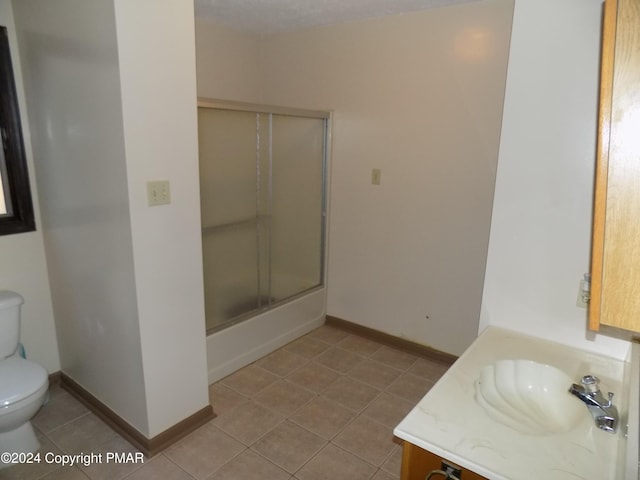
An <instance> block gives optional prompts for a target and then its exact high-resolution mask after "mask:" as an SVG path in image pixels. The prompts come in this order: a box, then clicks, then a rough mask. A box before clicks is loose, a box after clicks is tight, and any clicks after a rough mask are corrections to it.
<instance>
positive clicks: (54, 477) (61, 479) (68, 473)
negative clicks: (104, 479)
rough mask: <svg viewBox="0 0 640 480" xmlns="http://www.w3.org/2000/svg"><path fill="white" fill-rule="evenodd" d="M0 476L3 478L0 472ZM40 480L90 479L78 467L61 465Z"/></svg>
mask: <svg viewBox="0 0 640 480" xmlns="http://www.w3.org/2000/svg"><path fill="white" fill-rule="evenodd" d="M0 478H3V477H2V474H0ZM40 480H89V477H87V476H86V475H85V474H84V473H83V472H82V470H80V469H79V468H77V467H61V468H59V469H57V470H55V471H53V472H51V473H49V474H48V475H45V476H44V477H41V478H40Z"/></svg>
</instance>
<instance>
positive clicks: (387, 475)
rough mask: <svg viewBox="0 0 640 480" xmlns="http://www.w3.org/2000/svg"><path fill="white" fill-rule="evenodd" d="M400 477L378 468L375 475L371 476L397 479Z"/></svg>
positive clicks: (379, 479) (383, 479)
mask: <svg viewBox="0 0 640 480" xmlns="http://www.w3.org/2000/svg"><path fill="white" fill-rule="evenodd" d="M398 478H400V477H398V476H394V475H390V474H389V473H387V472H385V471H383V470H378V471H377V472H376V474H375V475H374V476H373V477H371V480H397V479H398Z"/></svg>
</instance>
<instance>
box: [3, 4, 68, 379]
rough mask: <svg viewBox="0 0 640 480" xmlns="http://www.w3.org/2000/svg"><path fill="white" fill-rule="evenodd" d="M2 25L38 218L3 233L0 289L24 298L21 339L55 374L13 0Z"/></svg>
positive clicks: (5, 8) (57, 364)
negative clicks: (28, 227)
mask: <svg viewBox="0 0 640 480" xmlns="http://www.w3.org/2000/svg"><path fill="white" fill-rule="evenodd" d="M0 24H2V25H3V26H5V27H7V32H8V35H9V45H10V48H11V57H12V61H13V74H14V78H15V81H16V91H17V93H18V102H19V106H20V117H21V120H22V135H23V138H24V146H25V152H26V155H27V164H28V169H29V177H30V179H31V191H32V198H33V203H34V205H33V206H34V209H35V219H36V231H35V232H29V233H21V234H16V235H6V236H0V289H2V290H14V291H17V292H19V293H20V294H21V295H22V296H23V297H24V299H25V304H24V305H23V307H22V325H21V329H22V330H21V341H22V343H23V344H24V346H25V348H26V351H27V356H28V357H29V359H31V360H33V361H35V362H37V363H39V364H40V365H42V366H43V367H45V368H46V369H47V370H48V371H49V373H53V372H56V371H58V370H60V359H59V356H58V342H57V340H56V332H55V323H54V318H53V307H52V303H51V292H50V290H49V278H48V277H47V265H46V263H45V256H44V255H45V253H44V244H43V238H42V221H41V219H40V208H39V203H38V192H37V189H36V182H35V178H36V175H35V168H34V165H33V154H32V150H31V143H30V140H31V131H30V129H29V125H28V122H27V120H28V112H27V108H26V101H25V95H24V88H23V82H22V68H21V65H20V61H19V59H20V56H19V49H18V42H17V39H16V33H15V27H14V21H13V9H12V5H11V1H10V0H1V1H0Z"/></svg>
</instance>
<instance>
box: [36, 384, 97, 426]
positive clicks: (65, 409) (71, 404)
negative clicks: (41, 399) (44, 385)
mask: <svg viewBox="0 0 640 480" xmlns="http://www.w3.org/2000/svg"><path fill="white" fill-rule="evenodd" d="M49 393H50V396H49V401H48V402H47V403H46V404H45V405H43V406H42V408H41V409H40V411H39V412H38V413H37V414H36V416H35V417H33V419H32V420H31V423H32V424H33V426H34V427H36V428H37V429H38V430H40V431H41V432H44V433H48V432H50V431H51V430H54V429H55V428H58V427H60V426H62V425H64V424H65V423H68V422H71V421H72V420H75V419H77V418H79V417H81V416H83V415H86V414H87V413H89V410H87V408H86V407H85V406H84V405H82V404H81V403H80V402H79V401H78V400H76V399H75V398H74V397H73V396H72V395H71V394H70V393H68V392H66V391H64V390H62V389H61V388H60V387H53V388H52V389H51V390H50V392H49Z"/></svg>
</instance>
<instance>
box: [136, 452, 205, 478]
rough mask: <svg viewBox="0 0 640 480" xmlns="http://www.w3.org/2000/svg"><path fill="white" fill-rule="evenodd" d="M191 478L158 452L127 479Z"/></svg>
mask: <svg viewBox="0 0 640 480" xmlns="http://www.w3.org/2000/svg"><path fill="white" fill-rule="evenodd" d="M159 479H162V480H193V477H192V476H191V475H189V474H188V473H187V472H185V471H184V470H182V469H181V468H180V467H178V466H177V465H176V464H175V463H173V462H172V461H171V460H169V459H168V458H167V457H165V456H164V455H162V454H160V455H157V456H155V457H153V458H152V459H151V460H149V461H148V462H146V463H145V464H144V465H143V466H142V467H140V468H139V469H138V470H136V471H135V472H133V473H132V474H131V475H130V476H128V477H127V480H159Z"/></svg>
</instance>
